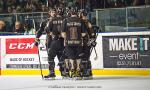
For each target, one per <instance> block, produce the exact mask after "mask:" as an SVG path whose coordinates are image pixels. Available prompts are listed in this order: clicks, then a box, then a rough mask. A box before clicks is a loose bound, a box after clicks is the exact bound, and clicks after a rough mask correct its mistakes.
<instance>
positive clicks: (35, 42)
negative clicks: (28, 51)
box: [34, 38, 40, 46]
mask: <svg viewBox="0 0 150 90" xmlns="http://www.w3.org/2000/svg"><path fill="white" fill-rule="evenodd" d="M39 43H40V39H39V38H35V40H34V45H35V46H38V45H39Z"/></svg>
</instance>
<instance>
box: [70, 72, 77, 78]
mask: <svg viewBox="0 0 150 90" xmlns="http://www.w3.org/2000/svg"><path fill="white" fill-rule="evenodd" d="M70 78H71V80H75V79H76V71H75V70H71V71H70Z"/></svg>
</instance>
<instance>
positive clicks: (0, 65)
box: [0, 38, 2, 75]
mask: <svg viewBox="0 0 150 90" xmlns="http://www.w3.org/2000/svg"><path fill="white" fill-rule="evenodd" d="M1 52H2V50H1V38H0V75H1Z"/></svg>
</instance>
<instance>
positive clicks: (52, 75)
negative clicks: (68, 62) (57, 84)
mask: <svg viewBox="0 0 150 90" xmlns="http://www.w3.org/2000/svg"><path fill="white" fill-rule="evenodd" d="M55 77H56V75H55V74H54V73H51V74H49V75H47V76H44V80H55Z"/></svg>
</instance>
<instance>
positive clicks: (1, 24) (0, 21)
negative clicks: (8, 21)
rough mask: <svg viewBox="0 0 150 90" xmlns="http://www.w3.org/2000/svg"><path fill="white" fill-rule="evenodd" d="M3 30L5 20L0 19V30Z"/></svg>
mask: <svg viewBox="0 0 150 90" xmlns="http://www.w3.org/2000/svg"><path fill="white" fill-rule="evenodd" d="M4 31H5V22H4V21H2V20H0V32H4Z"/></svg>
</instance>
